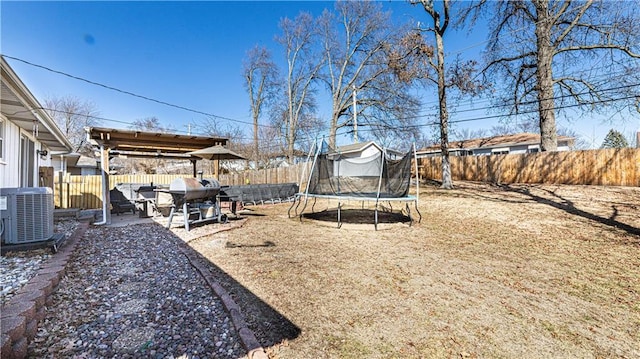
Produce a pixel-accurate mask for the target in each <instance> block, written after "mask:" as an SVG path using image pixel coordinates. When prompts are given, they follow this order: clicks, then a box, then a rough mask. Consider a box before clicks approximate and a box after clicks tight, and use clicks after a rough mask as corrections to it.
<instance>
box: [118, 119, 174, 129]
mask: <svg viewBox="0 0 640 359" xmlns="http://www.w3.org/2000/svg"><path fill="white" fill-rule="evenodd" d="M129 128H130V129H132V130H139V131H146V132H162V133H167V132H174V131H175V130H174V129H173V127H171V126H163V125H162V124H161V123H160V120H159V119H158V118H157V117H155V116H151V117H146V118H140V119H137V120H135V121H133V122H132V123H131V125H130V126H129Z"/></svg>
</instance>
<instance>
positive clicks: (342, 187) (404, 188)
mask: <svg viewBox="0 0 640 359" xmlns="http://www.w3.org/2000/svg"><path fill="white" fill-rule="evenodd" d="M321 148H322V149H324V150H321V151H320V153H319V154H318V156H317V159H316V161H315V165H314V167H313V171H312V172H311V176H310V178H309V194H317V195H331V196H350V197H370V198H371V197H373V198H376V196H377V195H378V188H379V189H380V195H379V197H380V198H400V197H406V196H407V195H408V193H409V185H410V184H411V158H412V155H413V153H412V152H411V151H409V152H408V153H407V154H405V155H404V156H403V157H402V158H401V159H399V160H394V159H391V158H389V157H388V156H385V152H381V153H380V154H376V155H373V156H370V157H356V158H349V157H346V156H343V155H342V154H340V153H339V152H336V151H334V150H330V149H329V150H326V146H324V145H323V146H321Z"/></svg>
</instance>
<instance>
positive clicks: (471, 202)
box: [191, 182, 640, 358]
mask: <svg viewBox="0 0 640 359" xmlns="http://www.w3.org/2000/svg"><path fill="white" fill-rule="evenodd" d="M456 186H457V187H456V189H455V190H451V191H444V190H440V189H438V188H437V187H435V186H425V187H423V188H422V189H421V193H420V199H421V203H420V211H421V212H422V216H423V220H422V223H421V224H419V225H414V226H411V227H410V226H408V225H407V224H402V223H395V224H392V223H385V224H383V225H381V228H380V229H381V230H379V231H374V230H373V225H372V224H351V223H347V224H345V225H344V226H343V227H342V228H341V229H337V228H335V223H326V222H323V221H317V220H308V219H306V220H304V221H303V222H302V223H301V222H300V221H298V220H297V219H289V218H288V216H287V210H288V209H289V205H288V204H280V205H273V206H257V207H254V208H253V209H254V213H253V215H249V220H248V221H247V222H246V223H245V225H244V226H243V227H242V228H239V229H236V230H233V231H227V232H222V233H218V234H215V235H211V236H209V237H204V238H201V239H199V240H196V241H194V242H191V245H192V246H193V247H194V248H195V249H196V250H198V251H199V252H200V253H201V254H202V255H203V256H205V257H206V258H207V259H208V260H209V261H210V262H211V264H212V267H213V268H214V270H215V271H217V272H218V273H219V274H220V278H221V282H222V283H221V284H222V285H223V286H225V287H226V289H227V290H228V291H229V292H230V293H231V294H232V296H233V297H234V299H235V300H236V301H237V302H238V303H239V305H240V307H241V309H242V311H243V314H244V315H245V317H246V319H247V322H248V323H249V325H250V327H251V328H252V329H253V330H254V332H255V333H256V335H257V337H258V339H259V340H261V342H262V344H263V345H264V346H265V348H267V349H268V353H269V355H270V356H271V357H276V358H363V357H368V358H439V357H446V358H450V357H457V358H460V357H469V358H475V357H482V358H551V357H553V358H591V357H593V358H600V357H622V358H638V357H640V188H621V187H591V186H563V185H509V186H492V185H489V184H478V183H469V182H458V183H456ZM352 205H353V207H352V208H354V209H357V208H360V207H359V206H360V204H359V203H352ZM327 207H328V208H330V209H331V208H335V203H327V202H326V200H325V201H324V202H322V201H319V202H318V203H317V204H316V206H315V209H316V210H321V209H323V208H327ZM308 209H309V207H308ZM369 215H372V214H371V213H369ZM356 217H357V216H356Z"/></svg>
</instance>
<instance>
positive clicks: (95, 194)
mask: <svg viewBox="0 0 640 359" xmlns="http://www.w3.org/2000/svg"><path fill="white" fill-rule="evenodd" d="M305 165H307V164H306V163H302V164H298V165H295V166H290V167H283V168H268V169H262V170H251V171H243V172H239V173H227V174H222V175H220V176H219V181H220V183H221V184H222V185H242V184H261V183H289V182H294V183H299V182H300V171H301V170H302V168H303V166H305ZM309 167H310V166H307V169H306V171H308V170H309ZM307 175H308V172H307ZM181 177H189V175H184V174H182V175H162V174H149V175H112V176H109V189H111V188H114V187H115V186H116V184H118V183H146V184H151V183H153V184H164V185H168V184H170V183H171V181H173V180H174V179H176V178H181ZM203 177H204V178H213V177H214V176H213V175H210V174H209V175H206V174H205V175H203ZM305 181H306V179H305ZM53 187H54V188H53V192H54V202H55V206H56V207H58V208H86V209H88V208H102V176H99V175H98V176H72V175H69V174H66V175H58V176H56V177H55V180H54V186H53ZM301 188H304V187H302V186H301Z"/></svg>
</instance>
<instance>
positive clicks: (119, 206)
mask: <svg viewBox="0 0 640 359" xmlns="http://www.w3.org/2000/svg"><path fill="white" fill-rule="evenodd" d="M109 200H110V203H111V213H114V212H115V213H116V215H118V216H119V215H120V213H124V212H127V211H131V213H133V214H135V213H136V206H135V205H134V204H133V203H131V202H130V201H129V200H128V199H127V197H125V196H124V194H123V193H122V192H120V190H118V189H117V188H114V189H112V190H110V191H109Z"/></svg>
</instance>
